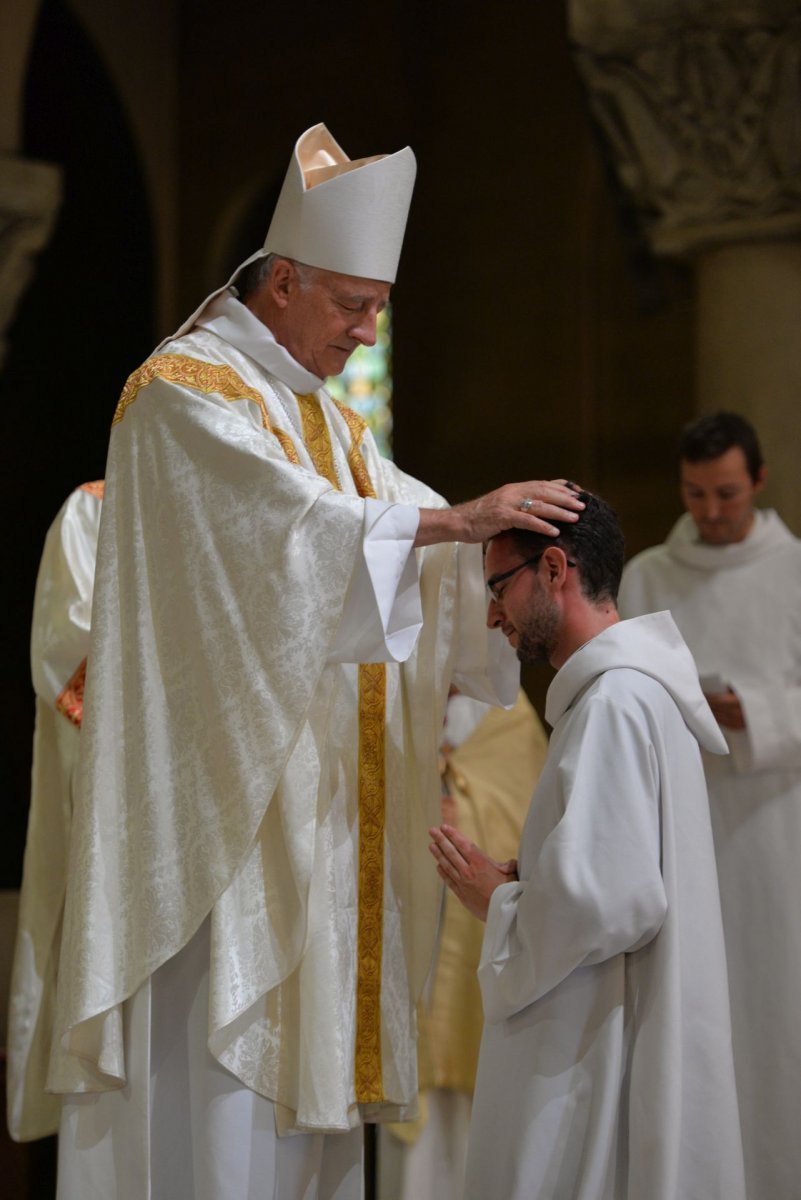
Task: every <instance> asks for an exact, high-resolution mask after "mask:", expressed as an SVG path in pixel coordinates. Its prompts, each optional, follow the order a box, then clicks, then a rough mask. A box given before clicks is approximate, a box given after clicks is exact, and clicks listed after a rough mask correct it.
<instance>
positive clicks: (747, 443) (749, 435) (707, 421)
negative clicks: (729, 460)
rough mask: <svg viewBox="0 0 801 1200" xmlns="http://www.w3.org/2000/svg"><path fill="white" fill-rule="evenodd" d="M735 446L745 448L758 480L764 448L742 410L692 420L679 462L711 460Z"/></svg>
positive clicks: (751, 472) (683, 437)
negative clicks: (742, 414)
mask: <svg viewBox="0 0 801 1200" xmlns="http://www.w3.org/2000/svg"><path fill="white" fill-rule="evenodd" d="M733 446H739V447H740V449H741V450H742V452H743V454H744V455H745V462H746V466H747V467H748V474H749V475H750V476H751V482H752V483H756V482H757V481H758V479H759V473H760V471H761V470H762V463H763V459H762V450H761V449H760V446H759V438H758V437H757V434H756V430H755V429H754V427H753V425H751V423H750V422H749V421H746V419H745V417H741V416H740V415H739V413H733V412H716V413H708V414H707V415H706V416H703V417H699V418H698V420H696V421H691V422H690V424H689V425H687V426H686V427H685V429H684V431H683V433H682V435H681V438H680V439H679V462H681V461H682V460H683V461H684V462H691V463H697V462H709V461H710V460H711V459H713V458H720V456H721V455H722V454H725V453H726V451H727V450H731V448H732V447H733Z"/></svg>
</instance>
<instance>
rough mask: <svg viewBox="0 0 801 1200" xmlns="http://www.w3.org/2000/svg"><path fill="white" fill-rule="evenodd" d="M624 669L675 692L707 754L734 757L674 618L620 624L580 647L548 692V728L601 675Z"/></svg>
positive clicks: (663, 615) (660, 614)
mask: <svg viewBox="0 0 801 1200" xmlns="http://www.w3.org/2000/svg"><path fill="white" fill-rule="evenodd" d="M620 668H627V669H629V670H633V671H641V672H642V673H643V674H644V675H650V676H651V677H652V678H653V679H656V680H658V682H659V683H661V684H662V686H663V687H664V688H666V690H667V691H668V692H670V695H671V696H672V697H673V699H674V700H675V702H676V704H677V705H678V707H679V709H680V711H681V714H682V716H683V718H684V721H685V723H686V725H687V726H688V728H689V729H690V730H691V731H692V732H693V733H694V734H695V736H696V738H697V739H698V741H699V742H700V743H701V745H702V746H703V747H704V749H705V750H710V751H711V752H712V753H713V754H727V753H728V746H727V745H726V740H725V738H724V737H723V734H722V733H721V731H720V728H719V726H718V723H717V721H716V720H715V718H714V716H713V715H712V710H711V709H710V707H709V705H708V704H707V702H706V699H705V698H704V694H703V692H702V691H701V685H700V683H699V682H698V671H697V670H696V667H695V661H694V660H693V656H692V655H691V654H690V651H689V650H688V649H687V645H686V643H685V641H684V639H683V638H682V636H681V634H680V633H679V631H678V628H677V627H676V623H675V621H674V620H673V618H672V616H671V615H670V613H669V612H658V613H648V614H647V616H644V617H635V618H634V619H633V620H630V621H620V622H618V623H617V624H615V625H610V626H609V628H608V629H605V630H604V631H603V633H599V634H598V635H597V637H594V638H592V639H591V640H590V641H589V642H585V643H584V645H583V646H581V647H579V649H578V650H576V651H575V653H574V654H572V655H571V656H570V658H569V659H568V660H567V662H566V663H565V664H564V666H562V667H561V668H560V669H559V671H558V673H557V675H556V677H555V678H554V680H553V682H552V684H551V686H550V687H549V689H548V696H547V700H546V705H545V719H546V720H547V722H548V724H549V725H551V726H553V725H555V724H556V722H557V721H558V720H559V718H560V717H561V716H563V714H564V713H565V712H566V711H567V709H568V708H569V707H570V705H571V704H572V703H573V702H574V700H575V699H576V697H577V696H578V695H579V693H580V692H581V691H583V690H584V688H586V687H587V685H588V684H590V683H592V681H593V680H594V679H596V678H597V677H598V676H599V675H602V674H603V673H604V672H605V671H612V670H616V669H620Z"/></svg>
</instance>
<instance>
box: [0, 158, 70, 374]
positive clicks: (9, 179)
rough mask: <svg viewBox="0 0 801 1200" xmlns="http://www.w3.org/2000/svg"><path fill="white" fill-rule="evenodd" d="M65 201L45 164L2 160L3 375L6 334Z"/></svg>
mask: <svg viewBox="0 0 801 1200" xmlns="http://www.w3.org/2000/svg"><path fill="white" fill-rule="evenodd" d="M60 200H61V172H60V171H59V170H58V168H57V167H52V166H49V165H48V164H47V163H38V162H30V161H27V160H25V159H22V158H17V157H16V156H13V155H6V156H3V157H0V370H2V366H3V360H4V358H5V354H6V349H7V346H6V340H5V333H6V331H7V329H8V327H9V325H10V324H11V321H12V319H13V317H14V313H15V312H16V309H17V305H18V303H19V300H20V298H21V296H22V294H23V292H24V290H25V288H26V287H27V286H28V283H29V282H30V279H31V276H32V274H33V257H34V255H36V254H38V252H39V251H40V250H41V249H42V247H43V246H45V245H46V244H47V241H48V239H49V237H50V234H51V231H52V228H53V223H54V220H55V216H56V211H57V209H58V205H59V203H60Z"/></svg>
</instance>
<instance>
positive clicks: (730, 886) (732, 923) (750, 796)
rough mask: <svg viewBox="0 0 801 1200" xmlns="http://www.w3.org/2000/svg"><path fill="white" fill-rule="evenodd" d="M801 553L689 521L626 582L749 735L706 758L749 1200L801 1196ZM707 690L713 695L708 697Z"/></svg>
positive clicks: (770, 539)
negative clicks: (665, 617)
mask: <svg viewBox="0 0 801 1200" xmlns="http://www.w3.org/2000/svg"><path fill="white" fill-rule="evenodd" d="M799 594H801V543H799V541H798V539H797V538H795V537H793V536H792V534H791V533H790V531H789V530H788V529H787V527H786V526H785V525H784V524H783V522H782V521H781V520H780V518H779V517H778V516H777V514H776V513H775V512H772V511H770V510H767V511H758V512H757V513H756V514H755V520H754V524H753V526H752V528H751V530H750V532H749V534H748V536H747V537H746V538H745V539H744V540H743V541H742V542H737V543H734V544H732V545H727V546H710V545H707V544H705V543H704V542H701V541H700V540H699V539H698V535H697V531H696V528H695V525H694V523H693V521H692V519H691V518H690V517H689V516H684V517H682V518H681V519H680V520H679V522H678V523H677V524H676V525H675V526H674V528H673V530H672V531H671V533H670V536H669V537H668V540H667V542H666V543H665V544H664V545H663V546H655V547H653V548H651V549H650V550H646V551H644V552H643V553H642V554H639V555H637V557H636V558H634V559H632V561H631V562H630V563H629V564H628V565H627V567H626V569H625V571H624V573H623V583H622V585H621V590H620V604H621V612H624V613H625V614H626V615H629V616H634V615H636V614H637V613H641V612H649V611H652V610H654V609H657V608H659V609H664V608H667V609H670V612H671V613H672V615H673V618H674V620H675V621H676V624H677V625H678V627H679V629H680V630H681V632H682V635H683V636H684V638H685V640H686V642H687V644H688V646H689V647H690V650H691V651H692V654H693V657H694V658H695V662H696V665H697V667H698V672H699V675H700V676H701V683H702V685H703V684H704V680H705V679H707V678H708V677H711V676H718V677H719V680H720V682H721V683H723V684H724V685H726V686H728V687H730V688H731V689H732V690H733V691H734V692H735V693H736V694H737V697H738V699H739V701H740V705H741V707H742V710H743V714H744V716H745V724H746V728H745V729H744V730H729V729H723V730H722V733H723V735H724V736H725V738H726V741H727V742H728V744H729V749H730V751H731V753H730V755H729V756H728V757H727V758H725V759H719V758H716V757H715V758H713V757H711V756H707V757H706V758H705V767H706V777H707V786H708V788H709V802H710V807H711V811H712V829H713V833H714V836H715V854H716V857H717V866H718V877H719V879H720V896H721V905H722V908H723V927H724V931H725V934H726V956H727V959H728V966H729V990H730V995H731V1008H732V1028H733V1031H734V1051H735V1056H734V1064H735V1069H736V1072H737V1084H738V1091H739V1099H740V1115H741V1119H742V1126H743V1150H744V1154H745V1166H746V1180H747V1184H748V1195H749V1197H750V1196H754V1197H758V1198H759V1197H763V1196H765V1197H770V1200H797V1198H798V1197H799V1196H800V1195H801V1138H799V1112H801V1082H800V1081H801V1023H799V1020H798V1013H797V1002H796V997H797V996H799V995H800V994H801V923H799V921H798V919H797V915H796V914H797V912H798V910H799V907H801V872H799V869H798V859H799V847H801V605H800V604H799V602H798V596H799ZM710 690H711V689H710Z"/></svg>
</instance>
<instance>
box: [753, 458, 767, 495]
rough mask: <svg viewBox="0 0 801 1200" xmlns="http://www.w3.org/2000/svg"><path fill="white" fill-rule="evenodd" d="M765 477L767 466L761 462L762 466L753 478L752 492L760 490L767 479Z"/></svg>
mask: <svg viewBox="0 0 801 1200" xmlns="http://www.w3.org/2000/svg"><path fill="white" fill-rule="evenodd" d="M767 478H768V468H767V467H766V466H765V464H764V463H763V464H762V466H761V467H760V468H759V470H758V471H757V477H756V479H755V480H754V492H755V493H756V492H761V491H762V489H763V487H764V486H765V481H766V480H767Z"/></svg>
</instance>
